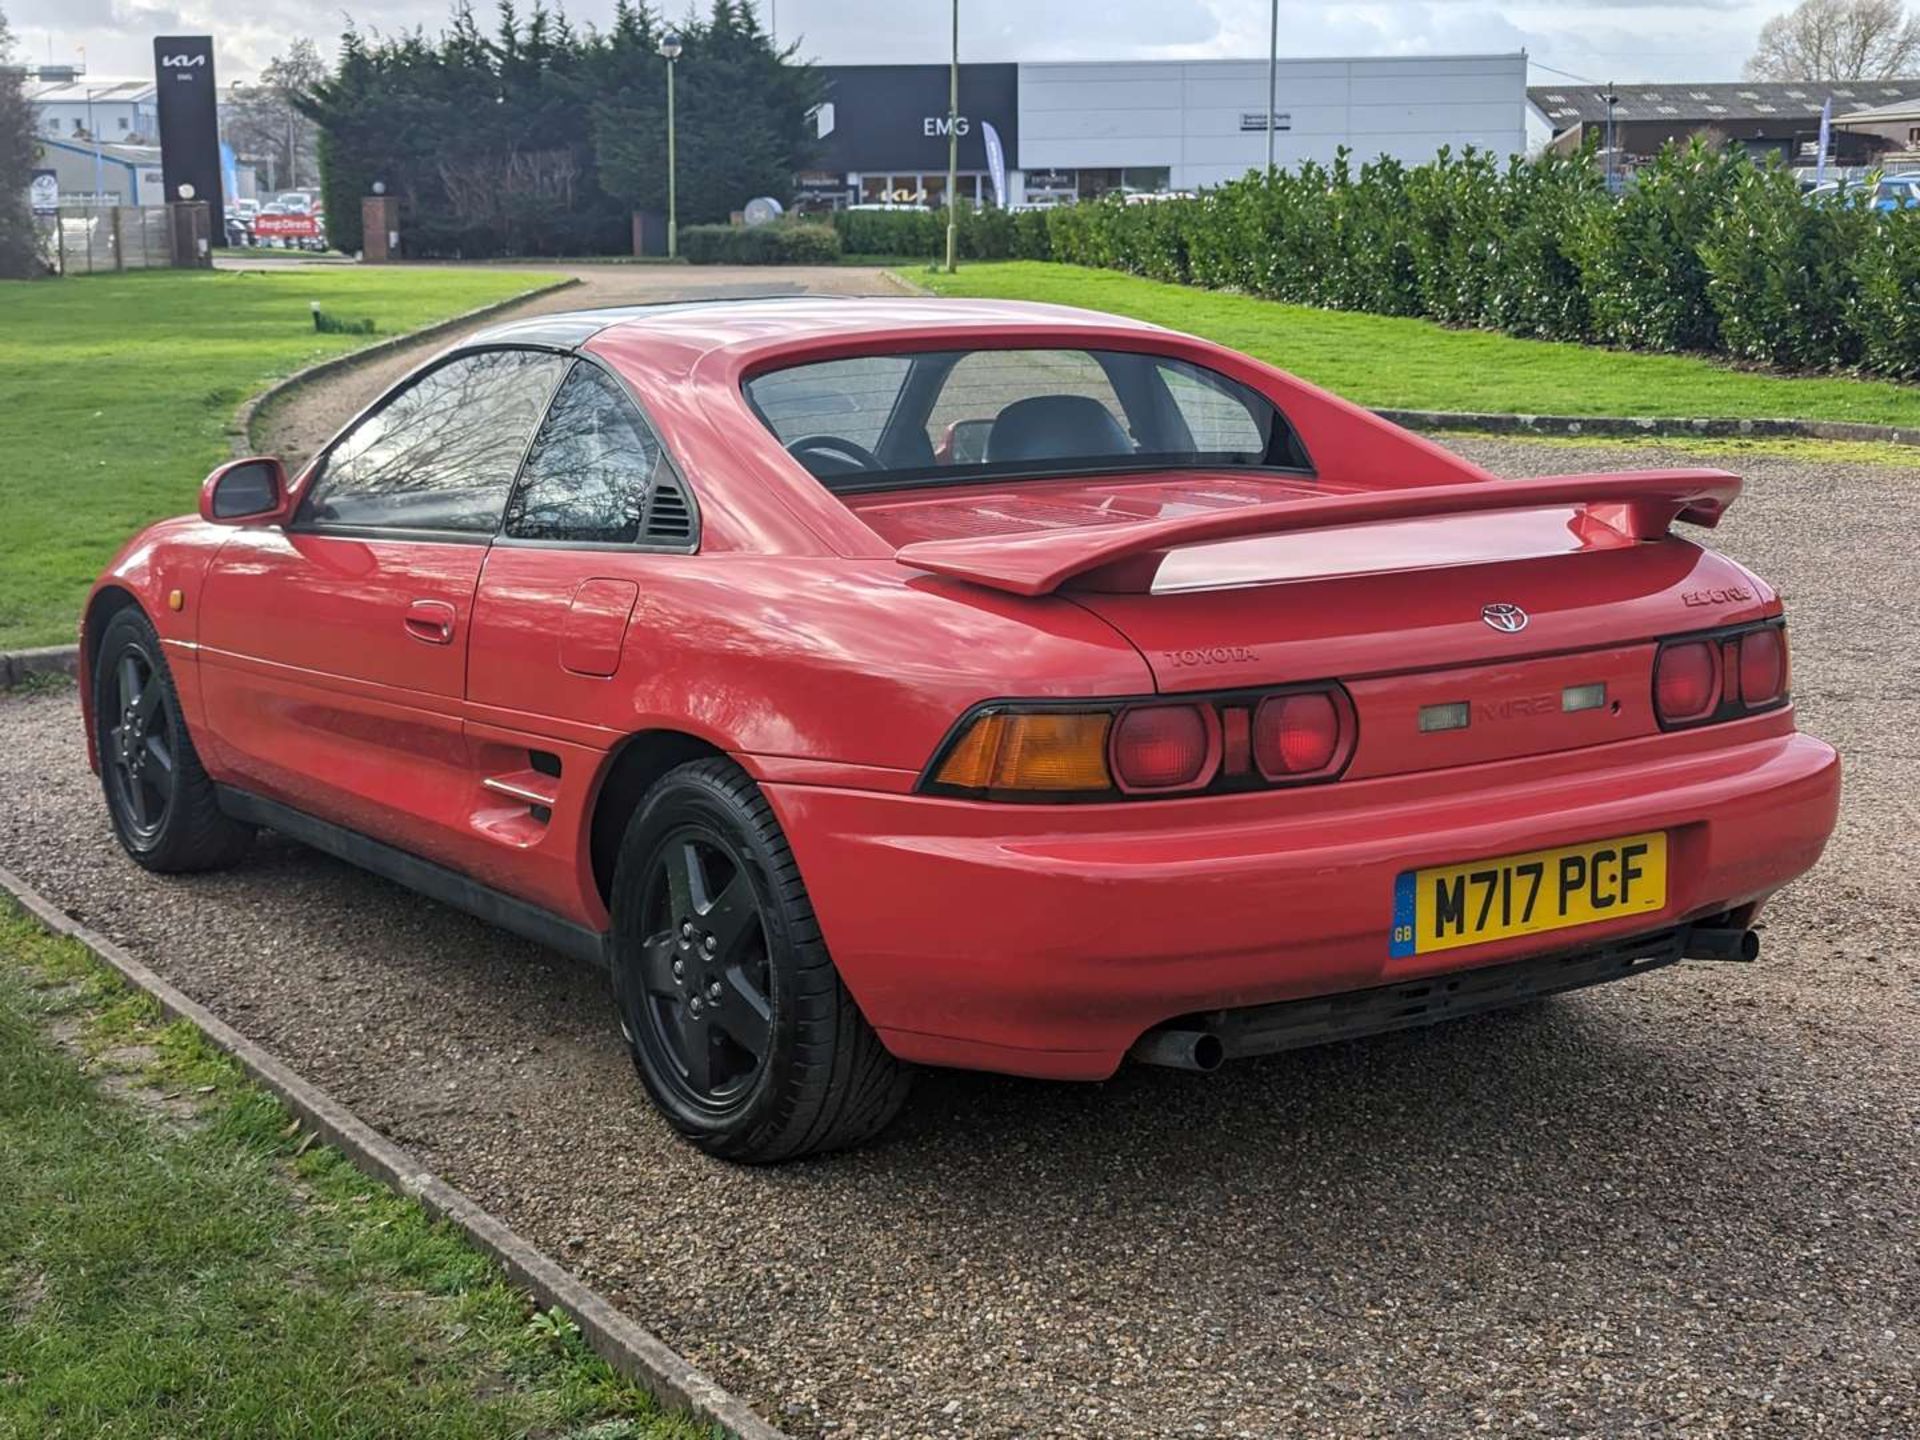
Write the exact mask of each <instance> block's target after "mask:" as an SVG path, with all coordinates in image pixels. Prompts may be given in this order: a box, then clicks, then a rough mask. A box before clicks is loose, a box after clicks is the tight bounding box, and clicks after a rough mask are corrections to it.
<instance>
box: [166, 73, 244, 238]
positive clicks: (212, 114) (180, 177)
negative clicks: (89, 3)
mask: <svg viewBox="0 0 1920 1440" xmlns="http://www.w3.org/2000/svg"><path fill="white" fill-rule="evenodd" d="M153 74H154V80H155V84H156V90H157V94H156V96H155V102H156V104H157V106H158V108H159V111H160V169H161V173H162V175H163V177H164V186H163V188H164V189H165V191H166V196H167V199H168V200H169V201H174V200H190V199H191V200H204V201H206V202H207V205H208V208H209V209H210V210H211V211H212V214H211V215H209V216H208V219H209V220H210V221H211V223H212V229H211V230H209V231H208V233H209V234H212V235H225V234H226V233H227V232H226V223H227V222H226V206H225V204H224V203H223V199H224V197H223V192H222V187H221V183H220V181H221V175H220V120H219V112H218V101H219V94H218V92H217V91H216V90H215V88H214V80H213V37H212V36H211V35H162V36H160V37H159V38H158V39H156V40H155V41H154V42H153Z"/></svg>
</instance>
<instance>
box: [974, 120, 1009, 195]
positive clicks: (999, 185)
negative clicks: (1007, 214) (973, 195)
mask: <svg viewBox="0 0 1920 1440" xmlns="http://www.w3.org/2000/svg"><path fill="white" fill-rule="evenodd" d="M980 133H981V137H982V138H983V139H984V140H985V141H986V142H987V178H988V179H990V180H991V181H993V203H994V204H996V205H998V206H999V207H1000V208H1001V209H1002V210H1004V209H1006V208H1007V152H1006V151H1005V150H1004V149H1002V148H1001V145H1000V132H999V131H998V130H996V129H994V128H993V122H992V121H991V120H989V121H987V122H986V123H984V124H983V125H982V126H981V127H980Z"/></svg>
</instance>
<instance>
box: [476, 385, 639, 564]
mask: <svg viewBox="0 0 1920 1440" xmlns="http://www.w3.org/2000/svg"><path fill="white" fill-rule="evenodd" d="M659 466H660V442H659V441H658V440H657V439H656V438H655V437H654V434H653V431H652V429H650V428H649V427H648V425H647V422H646V420H645V419H644V418H642V416H641V414H640V412H639V411H638V410H637V409H635V408H634V405H633V402H632V401H631V400H629V399H628V398H627V397H626V395H625V393H624V392H623V391H622V390H621V388H620V385H619V382H618V381H616V380H615V379H614V378H613V377H612V376H610V375H608V374H607V373H606V372H605V371H604V370H602V369H600V367H599V366H597V365H588V364H585V363H581V364H578V365H575V366H574V367H573V371H572V373H571V374H569V375H568V376H567V380H566V383H565V384H564V385H562V386H561V387H560V393H559V394H558V395H556V396H554V399H553V406H552V408H551V409H549V410H548V411H547V418H546V422H545V423H544V424H542V425H541V427H540V433H539V434H538V435H537V436H535V437H534V441H533V450H532V453H530V454H529V455H528V456H527V468H526V471H525V473H524V476H523V478H522V479H521V482H520V487H519V489H517V490H515V491H514V493H513V499H512V501H511V502H510V503H509V504H508V506H507V524H506V533H507V534H508V535H510V536H514V537H515V538H517V539H521V540H576V541H578V540H590V541H601V542H610V543H615V544H619V543H629V544H630V543H632V542H633V541H635V540H638V539H639V538H640V520H641V511H642V508H643V507H644V506H645V503H646V500H647V487H648V484H649V483H650V482H651V481H652V480H653V478H654V472H655V471H656V470H657V469H658V468H659Z"/></svg>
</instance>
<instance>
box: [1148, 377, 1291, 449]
mask: <svg viewBox="0 0 1920 1440" xmlns="http://www.w3.org/2000/svg"><path fill="white" fill-rule="evenodd" d="M1159 370H1160V378H1161V379H1162V380H1164V381H1165V382H1166V386H1167V393H1168V394H1169V395H1171V396H1172V397H1173V403H1174V404H1175V405H1176V406H1177V407H1178V408H1179V410H1180V418H1181V419H1183V420H1185V421H1186V422H1187V429H1188V431H1189V432H1191V433H1192V435H1193V448H1194V449H1195V450H1198V451H1201V452H1203V453H1206V452H1216V453H1217V452H1221V451H1226V452H1230V453H1235V454H1251V455H1254V456H1256V457H1258V456H1260V455H1262V454H1264V453H1265V451H1266V448H1267V435H1266V430H1265V428H1264V427H1263V426H1262V425H1261V423H1260V421H1259V420H1258V419H1256V418H1255V417H1254V414H1253V411H1252V410H1250V409H1249V408H1248V407H1247V402H1246V401H1245V400H1244V399H1242V398H1241V396H1240V395H1239V394H1238V393H1236V387H1233V386H1232V385H1231V384H1230V382H1227V381H1224V380H1222V379H1221V378H1220V377H1219V376H1217V375H1212V374H1209V373H1208V372H1207V371H1205V370H1201V369H1199V368H1198V367H1196V366H1193V365H1184V364H1180V363H1178V362H1174V361H1162V362H1161V364H1160V366H1159ZM1267 414H1268V416H1269V417H1271V415H1272V411H1271V409H1270V408H1269V409H1268V411H1267ZM1269 423H1270V421H1269Z"/></svg>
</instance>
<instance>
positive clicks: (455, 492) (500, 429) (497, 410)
mask: <svg viewBox="0 0 1920 1440" xmlns="http://www.w3.org/2000/svg"><path fill="white" fill-rule="evenodd" d="M566 367H567V361H566V360H565V358H563V357H562V356H558V355H550V354H547V353H546V352H544V351H539V350H484V351H481V352H479V353H477V354H473V355H462V356H461V357H459V358H458V359H455V360H450V361H448V362H447V363H446V364H445V365H442V366H440V367H439V368H437V369H435V370H430V371H428V372H427V373H426V374H425V375H423V376H421V377H420V378H419V379H418V380H417V381H415V382H414V383H413V384H412V385H409V386H408V387H407V388H406V389H405V390H402V391H401V392H400V393H399V394H398V395H395V396H394V397H393V398H392V399H391V400H389V401H388V402H387V403H386V404H385V405H383V406H381V407H380V408H379V409H378V410H376V411H374V413H373V414H371V415H369V416H367V418H366V419H364V420H362V421H361V422H360V423H359V424H358V425H357V426H355V427H354V428H353V429H352V430H350V431H348V432H347V434H346V435H345V436H344V437H342V438H341V440H340V441H339V442H338V443H337V444H336V445H335V446H334V447H333V449H332V450H331V451H330V452H329V453H328V455H327V458H326V461H325V464H324V467H323V468H322V470H321V471H320V474H319V475H318V476H317V477H316V478H315V480H314V483H313V486H312V488H311V489H310V490H309V491H308V494H307V499H306V502H305V503H304V504H303V505H302V506H301V514H300V518H301V520H302V522H304V523H311V524H315V525H342V526H367V527H372V528H378V529H390V530H452V531H463V532H474V533H480V534H488V535H490V534H492V533H493V532H494V530H495V529H496V528H497V527H498V526H499V524H500V512H501V510H502V509H503V508H504V507H505V505H506V503H507V491H508V490H509V489H510V488H511V487H512V485H513V476H514V472H515V471H516V470H518V469H519V468H520V457H521V456H522V455H524V454H525V453H526V448H527V438H528V437H529V436H530V435H532V434H533V427H534V426H535V425H537V424H539V423H540V412H541V411H542V409H544V408H545V406H546V403H547V397H548V396H549V395H550V394H552V393H553V387H554V386H555V385H556V384H557V383H558V382H559V380H560V377H561V375H562V374H564V373H565V371H566Z"/></svg>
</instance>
